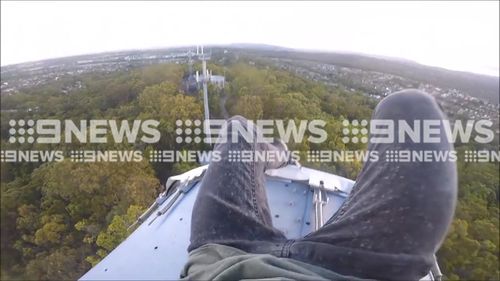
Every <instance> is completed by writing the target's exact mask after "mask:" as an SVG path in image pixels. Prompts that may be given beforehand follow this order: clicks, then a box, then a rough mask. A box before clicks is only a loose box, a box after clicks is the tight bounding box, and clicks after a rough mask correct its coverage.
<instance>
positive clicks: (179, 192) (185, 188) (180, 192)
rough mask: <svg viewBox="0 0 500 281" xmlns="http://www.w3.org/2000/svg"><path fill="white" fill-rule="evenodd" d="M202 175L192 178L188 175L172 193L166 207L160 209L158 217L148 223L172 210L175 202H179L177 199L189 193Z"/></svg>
mask: <svg viewBox="0 0 500 281" xmlns="http://www.w3.org/2000/svg"><path fill="white" fill-rule="evenodd" d="M200 177H201V176H200ZM200 177H197V178H194V179H190V177H189V176H188V177H187V178H186V179H185V180H184V181H183V182H181V184H180V185H179V186H178V187H177V189H176V190H175V192H174V193H173V194H172V199H170V201H168V203H167V205H166V206H165V207H163V209H161V210H160V211H158V212H157V213H156V217H154V218H153V219H152V220H151V221H150V222H149V223H148V225H151V224H152V223H153V222H154V221H155V220H156V219H157V218H158V217H159V216H162V215H164V214H165V213H166V212H167V211H168V210H170V208H171V207H172V206H173V205H174V203H175V202H177V200H179V198H181V196H184V194H186V193H188V192H189V190H191V188H193V186H194V185H195V183H196V181H197V179H199V178H200Z"/></svg>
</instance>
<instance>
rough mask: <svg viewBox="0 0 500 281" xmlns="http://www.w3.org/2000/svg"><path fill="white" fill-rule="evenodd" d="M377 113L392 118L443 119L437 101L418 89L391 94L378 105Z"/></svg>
mask: <svg viewBox="0 0 500 281" xmlns="http://www.w3.org/2000/svg"><path fill="white" fill-rule="evenodd" d="M375 112H376V113H381V112H382V113H384V114H382V115H389V116H390V117H397V115H403V116H407V117H409V116H408V115H414V116H412V117H414V118H417V117H429V118H441V110H440V108H439V105H438V104H437V102H436V100H435V99H434V98H433V97H432V96H431V95H429V94H427V93H425V92H423V91H420V90H417V89H406V90H402V91H398V92H395V93H393V94H390V95H389V96H387V97H386V98H384V99H383V100H382V101H381V102H380V103H379V104H378V105H377V107H376V109H375Z"/></svg>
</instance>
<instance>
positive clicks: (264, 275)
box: [181, 244, 367, 281]
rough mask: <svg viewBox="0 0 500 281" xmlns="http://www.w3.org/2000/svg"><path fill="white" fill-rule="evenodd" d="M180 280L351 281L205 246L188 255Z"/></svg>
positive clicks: (275, 259)
mask: <svg viewBox="0 0 500 281" xmlns="http://www.w3.org/2000/svg"><path fill="white" fill-rule="evenodd" d="M181 278H182V280H354V281H361V280H367V279H360V278H355V277H351V276H344V275H340V274H337V273H335V272H333V271H330V270H327V269H324V268H321V267H319V266H314V265H311V264H307V263H303V262H300V261H296V260H293V259H287V258H279V257H275V256H272V255H268V254H249V253H246V252H244V251H241V250H239V249H236V248H233V247H229V246H224V245H218V244H207V245H204V246H202V247H200V248H198V249H196V250H194V251H192V252H191V253H190V254H189V259H188V262H187V263H186V265H185V266H184V269H183V270H182V272H181Z"/></svg>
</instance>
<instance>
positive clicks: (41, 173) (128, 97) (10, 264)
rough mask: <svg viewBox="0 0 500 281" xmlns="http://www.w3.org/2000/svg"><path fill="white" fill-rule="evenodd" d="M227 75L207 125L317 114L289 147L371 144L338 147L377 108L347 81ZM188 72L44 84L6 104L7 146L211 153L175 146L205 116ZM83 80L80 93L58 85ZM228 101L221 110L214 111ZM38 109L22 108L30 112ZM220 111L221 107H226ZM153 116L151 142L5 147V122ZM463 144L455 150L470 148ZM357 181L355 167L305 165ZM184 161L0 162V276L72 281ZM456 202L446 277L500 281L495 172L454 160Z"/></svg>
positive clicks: (267, 71)
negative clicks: (322, 133)
mask: <svg viewBox="0 0 500 281" xmlns="http://www.w3.org/2000/svg"><path fill="white" fill-rule="evenodd" d="M209 67H210V68H211V69H214V72H216V71H219V72H221V71H222V70H223V71H224V72H225V73H226V79H227V85H226V87H225V88H224V89H223V90H221V89H218V88H216V87H213V86H210V89H209V92H210V111H211V114H212V117H213V118H223V117H224V115H226V114H229V115H235V114H239V115H243V116H245V117H247V118H249V119H283V120H300V119H308V120H311V119H322V120H325V121H326V122H327V124H328V125H327V126H326V130H327V131H328V135H329V136H330V137H329V139H328V140H327V141H326V142H324V143H322V144H313V143H309V142H308V141H307V139H306V140H304V141H303V142H301V143H290V144H289V148H290V149H294V150H299V151H301V152H303V153H305V152H307V151H308V150H311V149H317V150H319V149H325V150H344V149H351V150H357V149H366V145H364V144H361V143H359V144H354V143H350V144H345V143H344V142H342V140H341V136H342V134H341V132H342V120H343V119H345V118H349V119H354V118H356V119H369V118H370V116H371V113H372V111H373V109H374V107H375V105H376V102H375V101H374V100H372V99H370V98H369V97H368V96H366V95H364V94H363V93H361V92H352V91H348V90H347V89H345V88H343V87H342V86H337V87H327V86H325V85H323V84H321V83H319V82H314V81H310V80H306V79H304V78H302V77H299V76H297V75H295V74H292V73H290V72H287V71H285V70H280V69H277V68H273V67H270V66H268V65H266V64H265V63H263V62H261V63H257V64H252V65H250V64H248V63H247V62H245V61H243V60H236V61H231V62H227V63H225V64H212V65H210V66H209ZM187 71H188V70H187V67H186V66H184V65H179V64H158V65H152V66H147V67H142V68H135V69H132V70H130V71H119V72H114V73H107V74H103V73H89V74H81V75H78V76H67V77H62V78H61V79H59V80H58V81H54V82H51V83H49V84H46V85H42V86H38V87H34V88H27V89H24V90H22V91H21V92H19V93H16V94H12V95H2V97H1V109H2V113H1V144H2V150H7V149H14V150H29V149H46V148H48V147H50V148H51V149H55V148H57V149H61V150H65V151H68V150H71V149H85V148H92V149H139V150H142V151H147V150H151V149H176V150H182V149H188V148H192V149H194V148H198V149H208V147H207V146H206V145H204V144H196V143H191V144H182V145H180V144H177V143H176V141H175V136H176V135H175V121H176V120H177V119H183V120H184V119H191V120H195V119H203V104H202V99H201V93H200V92H199V91H198V92H195V93H194V94H193V93H187V92H186V91H185V86H184V84H183V78H184V77H185V75H186V73H187ZM75 81H81V83H82V84H83V85H85V87H82V88H78V89H75V90H72V91H70V92H68V93H66V92H62V91H61V90H60V89H61V88H64V87H67V86H68V85H72V84H74V83H75ZM221 104H224V105H225V106H224V107H221V106H220V105H221ZM34 108H36V110H29V109H34ZM224 111H227V112H224ZM43 118H53V119H61V120H62V119H72V120H90V119H97V118H102V119H116V120H133V119H149V118H152V119H156V120H159V121H160V124H161V125H160V127H159V130H160V131H161V135H162V138H161V141H160V142H159V143H156V144H109V143H108V144H57V145H41V144H29V143H24V144H12V143H9V142H8V136H9V133H8V128H9V125H8V121H9V120H11V119H43ZM466 148H467V147H466V146H465V145H461V146H459V147H457V149H462V150H463V149H466ZM302 164H303V165H305V166H308V167H312V168H317V169H320V170H324V171H327V172H332V173H335V174H338V175H341V176H345V177H348V178H352V179H354V178H356V175H357V174H358V173H359V171H360V169H361V166H362V163H361V162H356V161H354V162H335V163H307V162H304V163H302ZM193 167H194V165H193V164H190V163H175V164H169V163H151V162H149V161H147V159H144V161H140V162H126V163H120V162H118V163H106V162H102V163H74V162H70V161H67V160H64V161H61V162H50V163H4V162H2V163H1V235H2V239H1V256H2V262H1V278H2V279H19V280H26V279H51V280H53V279H65V280H66V279H77V278H79V277H80V276H81V275H82V274H84V273H85V272H86V271H87V270H89V269H90V268H91V267H92V266H93V265H95V264H96V263H97V262H99V261H100V260H101V259H102V258H103V257H105V256H106V255H107V254H108V253H109V252H110V251H112V250H113V249H114V248H115V247H116V246H117V245H118V244H119V243H120V242H121V241H122V240H123V239H124V238H126V237H127V235H128V234H129V230H127V227H128V226H129V225H130V224H131V223H132V222H133V221H134V220H135V219H136V218H137V217H138V216H139V215H140V214H141V212H142V211H143V210H145V208H147V206H148V205H149V204H151V203H152V202H153V200H154V199H155V197H156V196H157V194H158V193H159V192H160V190H161V184H162V183H164V182H165V180H166V179H167V178H168V177H169V176H171V175H174V174H177V173H180V172H183V171H186V170H189V169H191V168H193ZM458 169H459V203H458V206H457V211H456V217H455V220H454V222H453V225H452V227H451V229H450V232H449V235H448V237H447V239H446V241H445V242H444V244H443V246H442V248H441V249H440V251H439V252H438V260H439V263H440V265H441V269H442V271H443V273H444V274H445V276H446V277H447V278H448V279H452V280H454V279H462V280H498V279H499V267H498V256H499V246H498V245H499V241H498V237H499V209H498V208H499V206H498V202H499V201H498V199H499V165H498V163H465V162H462V161H459V162H458Z"/></svg>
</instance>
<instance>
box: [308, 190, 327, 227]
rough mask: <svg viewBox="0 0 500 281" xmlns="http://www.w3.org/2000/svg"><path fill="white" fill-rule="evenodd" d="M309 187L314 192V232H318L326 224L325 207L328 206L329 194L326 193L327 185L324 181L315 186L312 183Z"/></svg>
mask: <svg viewBox="0 0 500 281" xmlns="http://www.w3.org/2000/svg"><path fill="white" fill-rule="evenodd" d="M309 186H310V187H311V188H312V189H313V190H314V194H313V206H314V230H318V229H319V228H320V227H322V226H323V224H324V220H323V207H324V206H325V205H326V204H328V194H327V193H326V188H325V183H324V182H323V181H322V180H320V181H319V184H314V183H312V182H311V181H310V182H309Z"/></svg>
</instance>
